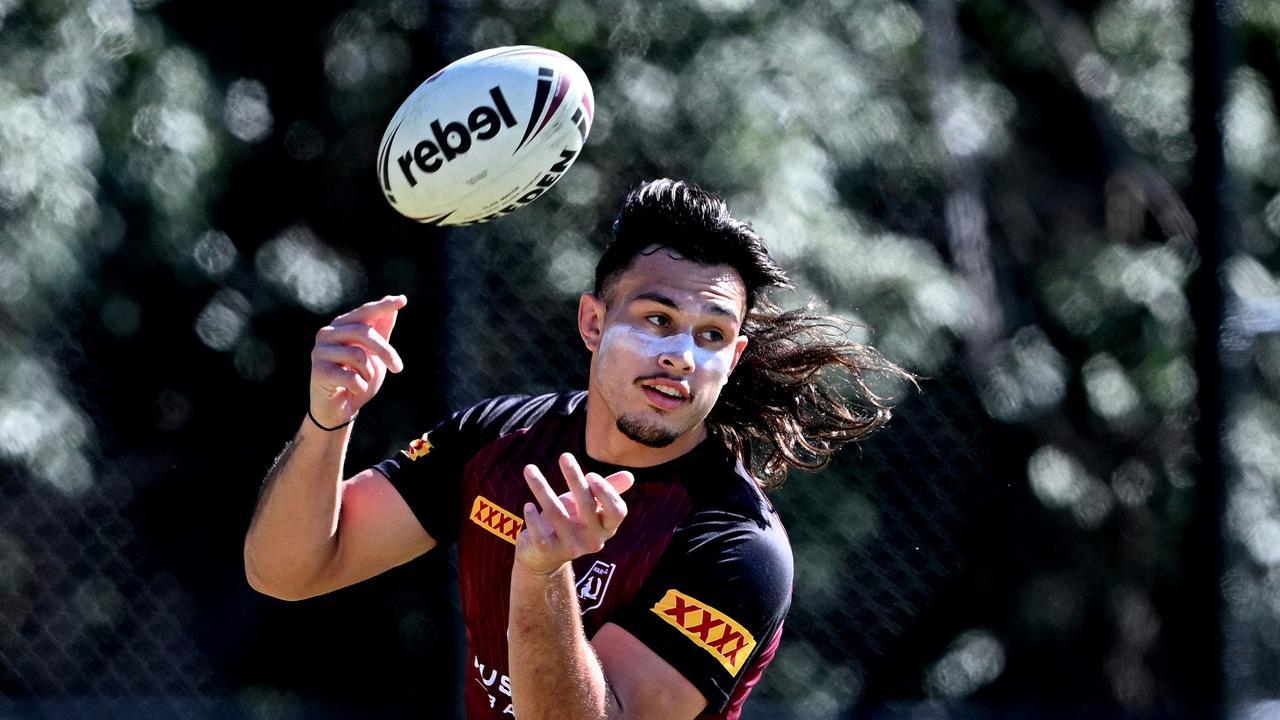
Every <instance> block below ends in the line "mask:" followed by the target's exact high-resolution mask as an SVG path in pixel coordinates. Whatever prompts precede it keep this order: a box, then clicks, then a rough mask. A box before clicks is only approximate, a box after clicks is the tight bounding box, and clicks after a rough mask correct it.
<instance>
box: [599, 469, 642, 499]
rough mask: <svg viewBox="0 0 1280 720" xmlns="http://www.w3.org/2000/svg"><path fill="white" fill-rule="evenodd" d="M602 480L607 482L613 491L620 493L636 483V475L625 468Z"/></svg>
mask: <svg viewBox="0 0 1280 720" xmlns="http://www.w3.org/2000/svg"><path fill="white" fill-rule="evenodd" d="M604 481H605V482H606V483H608V485H609V487H611V488H613V489H614V491H615V492H617V493H619V494H621V493H624V492H626V491H628V490H630V489H631V486H632V485H635V484H636V476H635V475H632V474H631V473H630V472H629V471H627V470H619V471H618V472H616V473H614V474H612V475H610V476H609V477H607V478H605V479H604Z"/></svg>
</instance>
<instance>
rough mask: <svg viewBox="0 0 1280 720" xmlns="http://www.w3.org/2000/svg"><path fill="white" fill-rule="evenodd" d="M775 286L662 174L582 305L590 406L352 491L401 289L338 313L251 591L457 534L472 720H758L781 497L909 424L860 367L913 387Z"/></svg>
mask: <svg viewBox="0 0 1280 720" xmlns="http://www.w3.org/2000/svg"><path fill="white" fill-rule="evenodd" d="M771 287H788V283H787V279H786V276H785V274H784V273H783V272H782V270H781V269H780V268H779V267H778V266H777V265H776V264H775V263H774V262H773V260H772V259H771V258H770V257H769V255H768V252H767V250H766V249H765V246H764V244H763V241H762V240H761V238H760V237H759V235H757V234H756V233H755V232H754V230H753V229H752V228H751V226H750V225H748V224H746V223H743V222H741V221H738V220H735V219H734V218H732V217H731V216H730V215H729V212H728V208H727V207H726V206H725V204H724V202H723V201H722V200H721V199H720V198H719V197H717V196H715V195H712V194H710V193H707V192H704V191H702V190H700V189H698V188H696V187H694V186H691V185H688V184H685V183H683V182H677V181H672V180H657V181H653V182H650V183H647V184H645V185H643V186H641V187H640V188H638V189H637V190H635V191H633V192H632V193H631V194H630V195H629V196H628V197H627V199H626V201H625V203H624V206H623V209H622V211H621V212H620V213H619V215H618V219H617V221H616V222H615V223H614V229H613V239H612V241H611V243H610V245H609V247H608V248H607V249H606V251H605V253H604V255H603V256H602V257H601V259H600V263H599V265H598V266H597V268H596V281H595V287H594V290H593V292H591V293H587V294H584V295H583V296H582V298H581V301H580V303H579V308H578V331H579V334H580V335H581V337H582V341H583V344H584V345H586V347H587V349H588V350H590V351H591V365H590V379H589V382H588V388H587V391H586V392H567V393H560V394H552V395H544V396H540V397H522V396H506V397H499V398H495V399H491V400H486V401H484V402H481V403H479V404H477V405H475V406H473V407H471V408H469V409H467V410H465V411H463V412H460V413H458V414H456V415H454V416H453V417H452V418H450V419H449V420H447V421H445V422H443V423H441V424H440V425H438V426H437V427H436V428H435V429H434V430H432V431H431V432H430V433H427V434H425V435H423V436H422V437H421V438H420V439H418V440H415V441H414V442H413V443H412V444H410V446H409V448H408V449H407V450H405V451H404V452H403V453H402V454H401V455H400V456H399V457H396V458H392V459H389V460H386V461H384V462H382V463H380V464H378V465H377V466H376V467H374V468H371V469H368V470H365V471H364V472H361V473H359V474H357V475H355V476H354V477H351V478H350V479H348V480H345V481H343V480H342V471H343V457H344V453H345V449H346V446H347V440H348V438H349V436H350V432H351V421H352V420H353V419H354V418H355V416H356V414H357V413H358V412H359V410H360V408H361V407H363V406H364V404H365V403H367V402H368V401H369V400H370V399H371V398H372V397H373V396H374V395H375V394H376V393H377V392H378V390H379V389H380V388H381V387H382V383H383V381H384V380H385V377H386V373H387V371H388V370H390V371H392V372H400V371H401V370H403V363H402V362H401V360H400V357H399V356H398V355H397V353H396V351H395V349H394V348H393V347H392V346H391V345H390V343H389V339H390V336H391V331H392V328H393V327H394V325H395V320H396V314H397V312H398V311H399V310H400V309H401V308H403V307H404V305H405V298H404V297H403V296H398V297H387V298H383V299H382V300H379V301H376V302H372V303H369V304H366V305H364V306H362V307H360V308H357V309H355V310H353V311H351V312H349V313H347V314H345V315H342V316H340V317H338V318H336V319H335V320H334V321H333V324H332V325H330V326H327V327H325V328H323V329H322V330H320V332H319V334H318V335H317V336H316V345H315V348H314V349H313V351H312V375H311V407H310V411H309V413H308V415H309V417H308V419H306V420H305V421H304V422H303V423H302V427H301V429H300V430H299V432H298V435H297V436H296V437H295V438H294V440H293V441H292V442H291V443H290V444H289V446H288V447H287V448H286V449H285V452H284V453H283V454H282V456H281V457H280V459H279V460H278V461H277V463H276V466H275V467H274V468H273V469H272V471H271V473H270V475H269V476H268V478H267V482H266V484H265V486H264V489H263V493H262V497H261V499H260V501H259V506H258V510H257V514H256V515H255V517H254V521H253V523H252V525H251V527H250V530H249V533H248V536H247V538H246V541H245V569H246V573H247V575H248V577H249V581H250V583H251V584H252V585H253V586H254V587H255V588H257V589H258V590H260V591H262V592H264V593H267V594H269V595H274V596H276V597H280V598H285V599H300V598H305V597H310V596H313V595H318V594H321V593H325V592H329V591H331V590H334V589H337V588H340V587H344V586H346V585H349V584H352V583H355V582H359V581H360V580H363V579H365V578H368V577H371V576H373V575H376V574H378V573H380V572H382V571H384V570H386V569H388V568H391V567H393V566H395V565H399V564H401V563H404V562H407V561H408V560H411V559H413V558H414V557H417V556H418V555H421V554H422V553H424V552H427V551H428V550H430V549H431V548H433V547H435V546H436V545H439V544H445V543H450V542H456V543H458V566H459V585H460V588H461V593H462V603H463V615H464V620H465V623H466V627H467V638H468V643H469V654H470V657H471V668H470V670H469V671H468V679H467V682H466V689H465V697H466V707H467V714H468V717H470V718H501V717H510V716H512V715H516V714H518V716H519V717H520V718H521V720H530V719H532V718H552V717H554V718H627V719H635V718H661V719H662V720H669V719H672V718H693V717H695V716H701V717H715V718H736V717H738V715H739V713H740V711H741V707H742V703H743V701H744V700H745V698H746V696H747V694H748V693H749V692H750V690H751V688H752V687H753V686H754V685H755V683H756V682H757V681H758V679H759V677H760V674H761V672H762V671H763V670H764V667H765V666H766V665H767V664H768V663H769V661H770V660H771V659H772V657H773V654H774V652H775V650H776V648H777V645H778V641H779V637H780V635H781V631H782V622H783V618H784V616H785V615H786V613H787V609H788V607H789V605H790V595H791V580H792V557H791V549H790V546H789V544H788V542H787V538H786V535H785V533H784V531H783V529H782V525H781V523H780V522H779V520H778V517H777V514H776V513H775V512H774V510H773V508H772V506H771V505H770V504H769V502H768V500H767V499H766V497H765V496H764V494H763V492H762V490H763V489H766V488H770V487H773V486H776V485H777V484H778V483H780V482H781V480H782V479H783V478H784V477H785V475H786V471H787V469H788V467H798V468H806V469H811V468H816V467H820V466H822V465H823V464H824V463H825V462H826V460H827V458H828V457H829V456H830V455H831V453H833V452H834V451H835V450H836V449H837V448H838V447H839V446H840V445H842V444H844V443H846V442H849V441H851V440H854V439H857V438H859V437H862V436H863V435H865V434H867V433H868V432H870V431H872V430H874V429H876V428H877V427H879V426H881V425H883V424H884V423H885V422H886V421H887V420H888V417H889V411H888V408H887V407H886V406H885V405H884V404H883V403H882V402H881V400H880V399H879V398H878V397H876V396H875V394H874V393H872V392H871V391H870V390H869V389H868V388H867V387H866V385H865V384H864V383H863V381H862V378H863V373H864V372H867V371H874V372H883V373H889V374H893V375H897V376H899V377H903V378H909V377H910V376H909V375H907V374H906V373H904V372H903V371H901V370H899V369H898V368H896V367H894V366H893V365H891V364H889V363H887V362H886V361H884V360H883V359H881V358H880V357H879V356H878V355H877V354H876V353H875V352H874V351H872V350H870V349H869V348H865V347H863V346H859V345H856V344H853V343H850V342H849V341H848V340H847V338H846V337H845V336H844V333H842V332H841V331H840V328H841V327H842V326H841V324H839V323H838V321H835V320H833V319H831V318H825V317H822V316H819V315H815V314H813V313H811V312H809V311H808V310H798V311H790V312H782V311H781V310H779V309H778V308H777V306H775V305H773V304H771V303H770V302H768V300H767V299H766V298H765V297H764V293H765V291H766V290H767V289H768V288H771ZM832 370H836V371H838V372H836V373H834V374H833V373H832ZM850 386H851V387H854V388H856V389H857V390H858V391H859V394H860V395H861V397H860V398H858V399H857V400H858V404H857V405H855V404H854V403H853V402H850V401H848V400H846V399H845V398H843V397H842V395H841V393H840V392H839V391H838V390H837V388H840V387H850Z"/></svg>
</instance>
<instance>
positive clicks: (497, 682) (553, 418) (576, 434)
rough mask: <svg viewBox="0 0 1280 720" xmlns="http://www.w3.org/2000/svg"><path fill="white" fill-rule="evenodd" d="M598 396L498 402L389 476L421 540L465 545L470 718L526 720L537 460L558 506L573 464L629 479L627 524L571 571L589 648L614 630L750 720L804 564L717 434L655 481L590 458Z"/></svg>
mask: <svg viewBox="0 0 1280 720" xmlns="http://www.w3.org/2000/svg"><path fill="white" fill-rule="evenodd" d="M586 397H587V395H586V393H585V392H577V393H562V394H556V395H543V396H539V397H525V396H507V397H501V398H495V399H493V400H487V401H485V402H482V403H480V404H478V405H475V406H474V407H472V408H470V409H468V410H465V411H463V412H461V413H458V414H456V415H454V416H453V417H452V418H450V419H449V420H447V421H445V422H443V423H441V424H440V425H439V426H437V427H436V428H435V429H434V430H432V431H431V432H430V433H428V434H427V435H424V436H423V438H421V439H419V440H415V441H414V442H413V443H412V444H411V445H410V446H409V448H408V449H407V450H406V451H405V452H404V453H402V454H401V455H400V456H398V457H395V458H391V459H388V460H385V461H383V462H382V463H379V464H378V465H377V466H376V467H377V469H378V470H379V471H381V472H382V473H383V474H384V475H386V476H387V477H388V478H390V480H391V482H392V484H393V485H394V486H395V487H396V489H397V490H398V491H399V492H400V494H401V495H402V496H403V497H404V499H405V501H406V502H407V503H408V505H409V507H410V508H411V509H412V510H413V512H414V514H415V515H416V516H417V518H418V520H419V522H421V523H422V526H423V528H425V529H426V531H427V532H428V533H429V534H430V535H431V537H432V538H435V540H436V541H437V542H438V543H440V544H444V543H448V542H455V541H456V542H457V543H458V574H459V587H460V589H461V593H462V614H463V619H464V622H465V624H466V630H467V644H468V655H469V657H470V665H471V667H470V668H469V670H468V672H467V681H466V688H465V691H464V694H465V697H466V707H467V716H468V717H469V718H471V719H472V720H478V719H480V718H495V719H497V718H503V717H512V716H514V715H515V710H514V708H513V707H512V705H511V688H510V680H509V677H508V669H507V667H508V666H507V657H508V655H507V619H508V617H509V611H510V588H511V566H512V563H513V562H514V559H515V541H516V538H517V537H519V533H520V531H521V529H522V528H523V519H522V509H523V508H524V504H525V503H526V502H536V501H535V500H534V497H533V494H532V493H531V492H530V491H529V489H528V486H527V485H526V484H525V480H524V475H523V469H524V466H525V465H528V464H530V463H532V464H535V465H537V466H538V467H539V468H541V469H542V471H543V474H544V475H546V477H547V480H548V482H550V484H551V486H552V488H553V489H555V491H556V492H557V493H563V492H566V491H567V490H568V487H567V485H566V484H565V481H564V478H563V477H561V475H560V472H559V465H558V459H559V457H560V454H561V453H563V452H571V453H573V454H574V456H575V457H577V458H578V461H579V463H580V464H581V465H582V468H583V471H584V472H597V473H600V474H601V475H608V474H610V473H612V472H615V471H617V470H622V469H626V470H630V471H631V472H632V473H633V474H634V475H635V478H636V482H635V485H634V486H633V487H632V488H631V489H630V490H628V491H627V492H626V493H624V494H623V499H624V500H626V503H627V518H626V520H625V521H623V523H622V525H621V526H620V527H619V528H618V532H617V534H616V535H614V536H613V537H612V538H611V539H610V540H609V541H608V542H607V543H605V546H604V549H603V550H601V551H600V552H598V553H595V554H594V555H587V556H584V557H581V558H578V559H577V560H576V561H574V563H573V572H574V577H575V580H576V587H577V591H578V604H579V609H580V611H581V613H582V624H583V627H584V629H585V631H586V634H587V637H588V638H590V637H592V636H594V635H595V633H596V631H597V630H599V629H600V627H601V626H602V625H604V624H605V623H610V622H611V623H615V624H617V625H619V626H621V627H622V628H624V629H625V630H627V631H628V632H630V633H631V634H632V635H634V636H635V637H636V638H638V639H639V640H640V641H641V642H643V643H644V644H645V645H647V646H648V647H649V648H651V649H652V650H653V651H654V652H656V653H657V654H658V655H659V656H661V657H662V658H663V659H664V660H666V661H667V662H668V663H670V664H671V665H672V666H673V667H675V668H676V669H677V670H678V671H680V673H681V674H682V675H684V677H686V678H688V680H689V682H691V683H693V685H694V686H695V687H697V688H698V690H699V691H701V692H702V694H703V695H704V696H705V697H706V698H707V701H708V705H707V709H706V711H705V713H704V715H703V716H702V717H704V718H737V717H738V715H739V714H740V712H741V709H742V703H743V701H744V700H745V699H746V696H747V694H748V693H749V692H750V691H751V688H752V687H753V686H754V685H755V683H756V682H757V681H758V680H759V678H760V674H761V672H762V671H763V670H764V667H765V666H766V665H767V664H768V663H769V661H770V660H771V659H772V658H773V654H774V652H775V651H776V649H777V645H778V640H779V637H780V635H781V632H782V621H783V618H784V617H785V615H786V613H787V610H788V608H789V606H790V602H791V581H792V559H791V546H790V544H789V542H788V541H787V537H786V534H785V532H784V531H783V529H782V525H781V523H780V522H779V520H778V517H777V514H776V513H775V512H774V510H773V507H772V506H771V505H770V504H769V502H768V500H767V499H766V498H765V496H764V495H763V494H762V493H761V492H760V491H759V489H757V487H756V485H755V483H754V482H753V481H752V480H751V478H750V476H749V475H748V474H747V473H746V472H745V471H744V470H743V468H742V466H741V464H740V463H738V462H737V460H736V459H735V458H734V457H733V456H732V454H730V453H729V452H728V451H727V450H726V449H725V448H724V446H723V445H722V444H721V443H720V442H718V441H717V440H716V439H715V438H714V437H709V438H708V439H707V440H706V441H705V442H703V443H701V444H700V445H698V447H696V448H695V449H694V450H692V451H691V452H689V453H686V454H685V455H683V456H681V457H679V458H677V459H675V460H672V461H671V462H668V463H665V464H663V465H658V466H655V467H650V468H621V467H618V466H614V465H608V464H606V463H600V462H596V461H594V460H592V459H591V458H590V457H588V456H587V453H586V447H585V428H586Z"/></svg>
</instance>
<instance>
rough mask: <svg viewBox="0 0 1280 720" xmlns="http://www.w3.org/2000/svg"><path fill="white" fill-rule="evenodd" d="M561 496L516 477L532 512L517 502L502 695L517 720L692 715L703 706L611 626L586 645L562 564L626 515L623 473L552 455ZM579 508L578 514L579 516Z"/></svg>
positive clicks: (599, 541)
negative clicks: (506, 685) (518, 526)
mask: <svg viewBox="0 0 1280 720" xmlns="http://www.w3.org/2000/svg"><path fill="white" fill-rule="evenodd" d="M560 469H561V471H562V472H563V473H564V476H565V479H566V480H567V481H568V484H569V492H568V493H566V494H564V495H561V496H559V497H556V496H555V494H554V493H553V492H552V490H551V488H550V486H549V485H548V484H547V481H546V479H545V478H544V477H543V476H542V474H541V473H540V472H539V471H538V469H537V468H536V467H534V466H529V467H527V468H525V479H526V480H527V481H528V483H529V487H530V488H531V489H532V490H533V493H534V496H535V497H536V498H537V499H538V503H539V504H540V505H541V506H542V512H541V513H539V512H538V509H537V508H536V507H535V506H533V505H532V504H529V505H526V506H525V508H524V512H525V529H524V531H523V532H522V533H521V534H520V539H519V540H518V541H517V544H516V562H515V564H514V566H513V567H512V571H511V617H510V622H509V624H508V633H509V639H508V645H509V647H510V648H511V650H510V663H511V697H512V702H513V703H514V705H515V709H516V712H517V713H518V714H519V716H520V718H521V720H530V719H533V720H540V719H542V718H557V719H560V718H567V719H569V720H577V719H585V718H590V719H591V720H603V719H605V718H608V719H611V720H619V719H622V718H626V720H638V719H640V718H662V719H663V720H668V719H677V720H678V719H679V718H693V717H695V716H697V714H698V713H699V712H701V711H702V709H703V708H704V707H706V704H707V700H706V698H704V697H703V696H702V694H701V693H700V692H699V691H698V690H697V688H695V687H694V686H693V685H692V684H691V683H690V682H689V681H688V680H687V679H685V678H684V676H682V675H681V674H680V673H679V672H678V671H677V670H676V669H675V668H673V667H672V666H671V665H670V664H668V663H667V662H666V661H664V660H663V659H662V658H661V657H659V656H658V655H657V654H656V653H654V652H653V651H652V650H650V649H649V648H648V647H646V646H645V645H644V644H643V643H641V642H640V641H639V640H637V639H636V638H635V637H634V636H632V635H631V634H630V633H628V632H626V631H625V630H623V629H622V628H620V627H618V626H616V625H612V624H609V625H605V626H604V627H603V628H601V630H600V632H599V633H597V635H596V637H595V639H594V640H593V641H591V642H588V640H587V638H586V636H585V634H584V633H583V629H582V621H581V619H580V617H579V613H578V601H577V597H576V595H575V593H574V587H573V585H574V580H573V569H572V566H571V565H570V564H569V562H570V561H571V560H573V559H574V558H576V557H580V556H582V555H585V554H588V553H592V552H598V551H599V550H600V549H601V548H602V547H603V546H604V543H605V541H606V540H607V539H608V538H610V537H612V536H613V534H614V533H615V532H617V529H618V526H619V525H620V524H621V523H622V520H623V519H624V518H625V517H626V503H624V502H623V500H622V498H621V496H620V495H619V492H621V491H624V490H626V489H627V488H629V487H630V486H631V483H632V482H633V479H632V477H631V475H630V474H629V473H617V474H615V475H611V476H609V478H607V479H605V478H601V477H600V476H599V475H596V474H594V473H592V474H588V475H586V476H584V475H583V474H582V470H581V469H580V468H579V467H578V463H577V461H576V460H575V459H574V458H573V456H572V455H568V454H565V455H563V456H561V460H560ZM584 508H585V511H583V510H581V509H584Z"/></svg>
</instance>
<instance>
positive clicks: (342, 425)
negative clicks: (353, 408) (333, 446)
mask: <svg viewBox="0 0 1280 720" xmlns="http://www.w3.org/2000/svg"><path fill="white" fill-rule="evenodd" d="M359 414H360V413H358V412H357V413H356V415H359ZM356 415H352V416H351V420H348V421H346V422H344V423H342V424H341V425H334V426H333V427H325V426H324V425H321V424H320V421H319V420H317V419H316V416H315V415H312V414H311V408H307V417H309V418H311V422H312V423H314V424H315V426H316V427H318V428H320V429H321V430H324V431H325V432H333V431H334V430H341V429H342V428H344V427H346V426H348V425H350V424H351V421H352V420H355V419H356Z"/></svg>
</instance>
